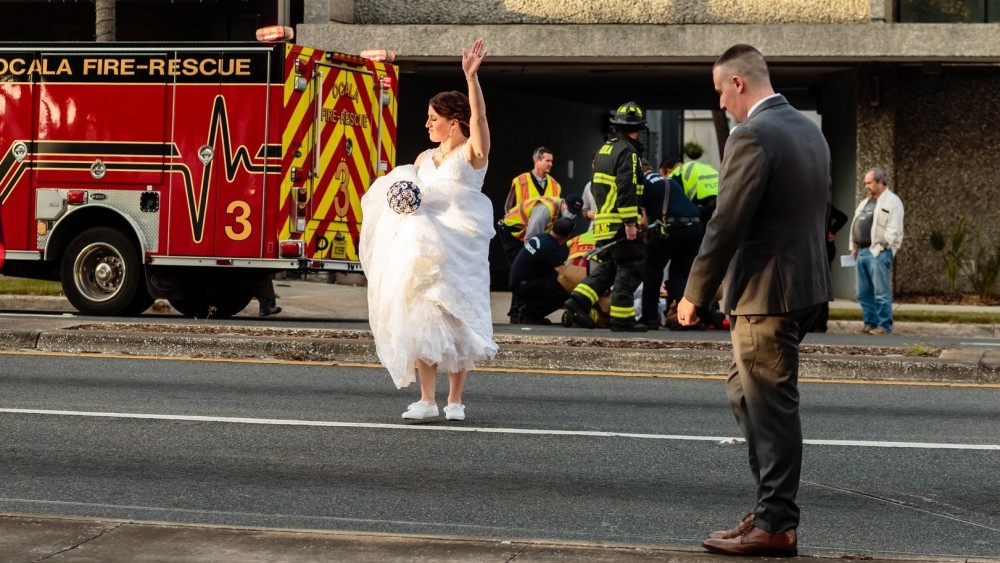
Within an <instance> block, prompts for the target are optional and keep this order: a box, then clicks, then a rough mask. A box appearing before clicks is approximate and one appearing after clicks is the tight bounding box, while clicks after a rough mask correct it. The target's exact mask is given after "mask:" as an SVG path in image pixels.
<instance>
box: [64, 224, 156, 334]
mask: <svg viewBox="0 0 1000 563" xmlns="http://www.w3.org/2000/svg"><path fill="white" fill-rule="evenodd" d="M59 273H60V279H61V280H62V287H63V292H64V293H66V298H67V299H68V300H69V302H70V303H72V304H73V306H74V307H76V309H77V310H78V311H80V312H81V313H83V314H85V315H100V316H115V315H123V314H125V315H127V314H138V313H137V312H135V311H134V308H135V307H138V306H139V305H141V304H142V302H143V301H144V299H143V298H142V294H146V288H145V284H144V283H143V282H144V280H143V273H142V265H141V263H140V262H139V252H138V251H137V250H136V247H135V244H133V243H132V241H131V240H130V239H129V238H128V237H127V236H125V235H124V234H122V233H121V232H119V231H117V230H115V229H112V228H108V227H97V228H93V229H88V230H86V231H83V232H82V233H80V234H79V235H77V236H76V238H75V239H73V241H72V242H70V244H69V246H68V247H67V248H66V253H65V254H64V255H63V258H62V264H61V265H60V270H59ZM140 292H141V293H140ZM147 297H148V294H147ZM150 304H151V303H150ZM146 307H149V304H147V305H146ZM146 307H144V308H143V310H145V308H146ZM138 312H139V313H141V312H142V311H138Z"/></svg>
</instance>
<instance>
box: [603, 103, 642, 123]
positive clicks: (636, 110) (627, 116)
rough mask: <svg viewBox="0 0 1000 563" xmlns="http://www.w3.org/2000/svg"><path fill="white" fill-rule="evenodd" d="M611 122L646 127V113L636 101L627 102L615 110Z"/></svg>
mask: <svg viewBox="0 0 1000 563" xmlns="http://www.w3.org/2000/svg"><path fill="white" fill-rule="evenodd" d="M611 123H612V124H613V125H625V126H632V127H645V126H646V114H645V113H644V112H643V111H642V108H641V107H639V105H638V104H636V103H635V102H626V103H624V104H622V105H620V106H618V109H617V110H615V113H614V115H612V116H611Z"/></svg>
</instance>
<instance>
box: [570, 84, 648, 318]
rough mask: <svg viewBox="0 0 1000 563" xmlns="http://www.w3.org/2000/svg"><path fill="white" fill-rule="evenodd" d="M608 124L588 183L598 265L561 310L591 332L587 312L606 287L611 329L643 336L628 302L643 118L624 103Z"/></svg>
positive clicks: (634, 276) (640, 254)
mask: <svg viewBox="0 0 1000 563" xmlns="http://www.w3.org/2000/svg"><path fill="white" fill-rule="evenodd" d="M611 124H612V126H613V129H614V131H615V136H614V137H613V138H611V139H610V140H609V141H608V142H606V143H605V144H604V145H603V146H602V147H601V148H600V149H599V150H598V151H597V156H596V157H595V158H594V179H593V181H592V182H591V192H592V193H593V195H594V202H595V203H596V204H597V207H596V213H595V215H594V228H593V232H594V242H595V243H596V244H597V249H596V250H597V251H598V254H597V255H596V258H597V259H598V260H599V261H600V263H599V264H598V265H597V267H596V268H595V269H594V270H593V271H592V272H591V273H590V275H588V276H587V277H586V278H584V279H583V281H582V282H580V283H579V284H577V286H576V288H575V289H574V290H573V292H572V293H571V294H570V297H569V299H567V300H566V303H565V304H564V306H565V308H566V310H567V311H569V313H570V314H571V315H573V319H574V320H575V321H576V322H577V324H579V325H581V326H585V327H587V328H594V327H595V326H596V323H595V322H594V320H593V318H591V316H590V310H591V308H592V307H593V306H594V304H595V303H597V300H598V299H599V298H600V296H601V295H602V294H603V293H604V292H605V291H607V290H608V289H609V288H610V289H612V293H611V323H610V325H611V330H612V331H614V332H646V325H644V324H642V323H638V322H636V320H635V302H634V300H633V295H634V294H635V290H636V288H638V287H639V284H640V283H642V278H643V272H644V270H645V258H646V252H645V248H644V246H643V243H642V236H640V235H639V224H640V222H641V216H640V214H639V199H640V198H641V197H642V189H643V183H642V182H643V179H642V169H641V168H640V166H639V157H640V153H641V152H642V150H643V147H642V145H641V144H640V143H639V141H638V138H639V132H640V131H642V130H643V129H645V128H646V117H645V115H644V113H643V111H642V108H640V107H639V106H638V105H636V104H635V103H634V102H627V103H625V104H622V105H621V106H620V107H619V108H618V109H617V110H616V111H615V113H614V115H613V116H612V117H611Z"/></svg>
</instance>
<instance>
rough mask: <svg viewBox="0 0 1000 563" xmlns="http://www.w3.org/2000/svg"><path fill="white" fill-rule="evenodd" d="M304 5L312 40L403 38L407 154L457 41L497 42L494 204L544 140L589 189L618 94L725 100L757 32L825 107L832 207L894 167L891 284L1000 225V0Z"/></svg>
mask: <svg viewBox="0 0 1000 563" xmlns="http://www.w3.org/2000/svg"><path fill="white" fill-rule="evenodd" d="M303 14H304V18H303V19H304V23H303V24H301V25H299V26H298V29H297V31H298V37H297V40H298V41H299V42H301V43H303V44H309V45H314V46H317V47H321V48H324V49H333V50H339V51H345V52H350V53H357V52H360V51H361V50H362V49H365V48H371V47H376V46H377V47H382V48H387V49H391V50H394V51H395V52H396V56H397V62H398V63H399V64H400V66H401V69H402V75H401V78H400V89H401V103H400V109H399V124H400V125H399V155H400V161H401V162H408V161H412V159H413V158H415V156H416V155H417V154H418V153H419V152H420V151H421V150H423V149H424V148H427V147H428V145H429V142H428V140H427V137H426V133H425V131H424V130H423V123H424V119H425V115H426V103H427V100H428V99H429V98H430V97H431V96H432V95H433V94H434V93H436V92H438V91H441V90H450V89H458V90H461V89H464V86H465V85H464V79H463V77H462V75H461V70H460V68H459V60H460V59H459V54H460V53H461V50H462V48H463V47H465V46H467V45H469V44H470V43H471V42H472V40H473V39H475V38H478V37H482V38H484V39H485V40H486V45H487V47H488V48H489V51H490V55H489V57H488V59H487V63H486V64H484V67H483V68H482V70H481V73H480V76H481V82H482V84H483V86H484V89H485V93H486V102H487V109H488V117H489V119H490V125H491V130H492V133H493V139H494V143H493V152H492V153H491V162H490V171H489V174H488V175H487V180H486V186H485V191H486V193H487V194H488V195H489V196H490V197H491V198H492V199H493V200H494V202H495V205H496V212H497V213H498V214H499V212H500V209H499V207H500V205H502V202H503V196H504V194H505V193H506V190H507V188H508V186H509V183H510V180H511V178H513V176H515V175H516V174H518V173H520V172H523V171H524V170H527V169H528V168H529V167H530V165H531V151H532V149H533V148H534V147H536V146H538V145H545V146H548V147H551V148H553V150H554V151H555V168H554V170H553V173H554V174H555V175H556V176H557V177H558V178H559V179H560V181H562V182H563V183H564V185H565V186H566V187H567V188H568V189H569V190H571V191H576V192H578V191H580V190H581V189H582V187H583V185H584V184H585V183H586V181H587V179H588V172H589V158H590V154H591V153H592V152H593V150H594V149H595V148H596V147H597V146H598V145H599V144H600V143H601V142H602V141H603V139H604V135H605V134H606V133H607V125H606V124H607V116H608V112H609V110H611V109H612V108H613V107H616V106H617V105H618V104H620V103H622V102H624V101H627V100H632V101H635V102H637V103H639V104H640V105H642V106H644V107H645V108H647V109H649V110H657V111H662V112H663V114H664V115H674V114H675V113H676V112H682V111H684V110H711V109H717V107H718V106H717V104H718V98H717V96H716V95H715V92H714V91H713V87H712V81H711V65H712V62H713V61H714V59H715V58H716V57H717V56H718V55H719V54H720V53H722V51H724V50H725V49H726V48H727V47H729V46H730V45H732V44H734V43H750V44H752V45H754V46H756V47H757V48H759V49H760V50H761V51H762V52H763V53H764V55H765V56H766V57H767V58H768V60H769V63H770V65H771V71H772V76H773V82H774V85H775V88H776V90H777V91H778V92H780V93H782V94H785V96H786V97H788V98H789V100H790V101H791V102H792V103H793V105H795V106H796V107H798V108H799V109H803V110H812V111H815V112H816V113H817V114H818V116H819V120H820V122H821V123H822V128H823V131H824V133H825V135H826V137H827V139H828V141H829V143H830V148H831V151H832V156H833V163H834V168H833V178H832V182H833V191H834V203H835V205H836V206H837V207H839V208H840V209H842V210H843V211H844V212H846V213H848V214H849V215H850V214H851V213H852V212H853V210H854V208H855V206H856V202H857V201H859V197H861V194H862V193H863V184H862V181H861V177H862V175H863V173H864V171H865V170H866V169H867V168H869V167H872V166H881V167H883V168H885V169H886V170H887V171H888V172H889V174H890V177H891V184H890V187H891V188H892V189H893V190H894V191H896V193H897V194H899V196H900V197H901V198H902V199H903V202H904V203H905V205H906V241H905V243H904V246H903V249H902V251H901V252H900V256H899V257H898V259H897V262H896V268H895V284H896V291H897V292H904V293H905V292H933V291H944V290H945V289H947V281H946V279H945V276H944V274H943V267H942V262H941V258H940V256H939V255H937V254H936V253H934V252H933V251H932V250H931V247H930V245H929V243H928V235H929V233H930V232H931V230H932V229H934V228H937V227H939V228H941V229H943V230H945V231H947V230H949V229H950V228H951V225H953V224H954V221H955V220H956V218H960V217H964V218H965V219H966V220H967V222H968V223H969V225H970V227H971V231H972V233H973V234H975V233H976V232H977V231H979V232H981V234H982V237H984V238H983V240H984V242H985V241H991V240H994V237H996V236H997V233H998V229H997V225H998V223H1000V221H998V219H1000V205H998V204H997V203H996V200H997V196H998V195H1000V187H998V182H997V180H996V176H997V173H998V168H1000V167H998V156H1000V127H998V126H997V124H1000V103H998V102H1000V93H998V89H997V88H996V85H997V84H1000V67H998V63H1000V23H995V22H997V21H1000V2H998V0H953V1H947V2H945V1H936V0H919V1H918V0H837V1H834V2H830V1H829V0H699V1H694V0H629V1H618V0H607V1H604V2H596V1H591V0H479V1H476V2H469V1H468V0H409V1H406V2H402V1H398V0H353V1H352V0H305V2H304V7H303ZM660 131H666V132H669V131H671V130H670V128H669V127H666V128H660ZM699 135H700V133H699ZM711 141H714V139H712V140H708V139H703V140H701V141H700V142H701V143H702V144H707V143H708V142H711ZM657 142H658V143H660V146H661V147H663V146H667V145H669V143H670V142H673V141H672V139H670V138H667V139H659V140H658V141H657ZM675 146H676V145H675ZM661 150H662V148H661ZM712 154H715V155H718V154H719V153H718V150H717V148H716V149H715V152H714V153H712ZM846 231H847V230H846V229H845V230H844V231H842V232H841V233H840V234H839V235H838V238H837V245H838V250H839V251H841V252H846V249H847V232H846ZM970 250H971V248H970ZM495 256H496V258H498V260H493V261H492V262H498V261H499V262H500V265H502V266H503V267H504V268H505V267H506V264H505V263H503V259H502V256H501V255H500V254H499V252H497V253H496V254H495ZM498 267H499V266H498ZM853 275H854V274H853V269H850V270H844V269H841V268H839V267H838V265H837V264H835V265H834V281H835V287H836V293H837V295H838V296H842V297H850V296H852V295H853V292H854V282H853Z"/></svg>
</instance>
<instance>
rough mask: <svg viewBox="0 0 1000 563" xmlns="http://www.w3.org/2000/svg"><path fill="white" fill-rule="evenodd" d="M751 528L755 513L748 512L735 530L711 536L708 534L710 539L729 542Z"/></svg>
mask: <svg viewBox="0 0 1000 563" xmlns="http://www.w3.org/2000/svg"><path fill="white" fill-rule="evenodd" d="M750 526H753V512H747V515H746V516H744V517H743V519H742V520H740V523H739V524H737V525H736V527H735V528H730V529H728V530H719V531H717V532H712V533H711V534H708V537H710V538H715V539H717V540H728V539H730V538H735V537H737V536H739V535H740V534H742V533H743V530H745V529H747V528H749V527H750Z"/></svg>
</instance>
